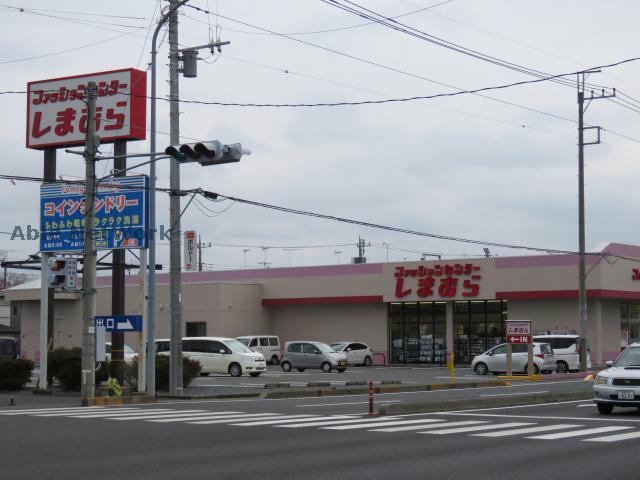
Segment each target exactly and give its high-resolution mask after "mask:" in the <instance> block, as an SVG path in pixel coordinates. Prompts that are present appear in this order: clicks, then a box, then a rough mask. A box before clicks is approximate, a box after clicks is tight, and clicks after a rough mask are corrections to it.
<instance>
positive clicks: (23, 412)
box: [0, 407, 118, 415]
mask: <svg viewBox="0 0 640 480" xmlns="http://www.w3.org/2000/svg"><path fill="white" fill-rule="evenodd" d="M117 408H118V407H117ZM100 410H111V409H107V408H104V407H75V408H29V409H25V410H11V411H6V412H4V411H3V412H0V415H36V414H45V413H58V412H90V411H93V412H96V411H100Z"/></svg>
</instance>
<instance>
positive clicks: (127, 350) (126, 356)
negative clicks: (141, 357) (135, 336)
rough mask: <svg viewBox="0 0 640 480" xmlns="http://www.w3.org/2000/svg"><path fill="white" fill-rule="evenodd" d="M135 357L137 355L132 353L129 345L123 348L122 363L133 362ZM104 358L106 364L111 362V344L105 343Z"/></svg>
mask: <svg viewBox="0 0 640 480" xmlns="http://www.w3.org/2000/svg"><path fill="white" fill-rule="evenodd" d="M137 356H138V354H137V353H136V352H134V350H133V348H131V347H130V346H129V345H125V346H124V361H125V362H126V363H131V362H133V359H134V358H136V357H137ZM105 357H106V359H107V362H110V361H111V342H107V343H106V345H105Z"/></svg>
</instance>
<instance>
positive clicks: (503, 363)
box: [471, 342, 556, 375]
mask: <svg viewBox="0 0 640 480" xmlns="http://www.w3.org/2000/svg"><path fill="white" fill-rule="evenodd" d="M527 349H528V347H527V345H526V344H517V343H516V344H513V345H512V355H511V362H512V371H513V372H520V373H525V374H526V373H527V369H528V367H529V365H528V356H527ZM471 368H473V371H474V372H476V374H478V375H486V374H487V373H501V372H506V371H507V344H506V343H503V344H501V345H498V346H496V347H493V348H492V349H490V350H488V351H486V352H485V353H483V354H481V355H476V356H475V357H474V358H473V360H472V361H471ZM555 371H556V358H555V355H554V354H553V350H552V349H551V346H550V345H549V344H548V343H535V342H534V344H533V373H534V374H537V373H540V372H543V373H544V372H555Z"/></svg>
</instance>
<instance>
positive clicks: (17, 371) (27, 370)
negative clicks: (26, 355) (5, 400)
mask: <svg viewBox="0 0 640 480" xmlns="http://www.w3.org/2000/svg"><path fill="white" fill-rule="evenodd" d="M31 370H33V362H32V361H31V360H22V359H13V360H8V359H7V360H0V390H21V389H22V388H23V387H24V386H25V384H26V383H27V382H28V381H29V378H30V377H31Z"/></svg>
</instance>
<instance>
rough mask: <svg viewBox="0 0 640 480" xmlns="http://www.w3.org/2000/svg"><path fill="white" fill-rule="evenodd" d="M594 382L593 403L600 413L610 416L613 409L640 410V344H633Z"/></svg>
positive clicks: (597, 376)
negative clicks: (627, 408)
mask: <svg viewBox="0 0 640 480" xmlns="http://www.w3.org/2000/svg"><path fill="white" fill-rule="evenodd" d="M606 365H607V367H609V368H607V369H606V370H602V371H601V372H599V373H598V375H596V378H595V380H594V382H593V401H594V402H595V403H596V405H597V407H598V412H600V413H601V414H603V415H608V414H610V413H611V412H612V411H613V407H636V408H638V409H640V343H632V344H631V345H629V346H628V347H627V348H625V349H624V350H623V352H622V353H621V354H620V355H619V356H618V358H617V359H616V360H615V362H610V361H609V362H606Z"/></svg>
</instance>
